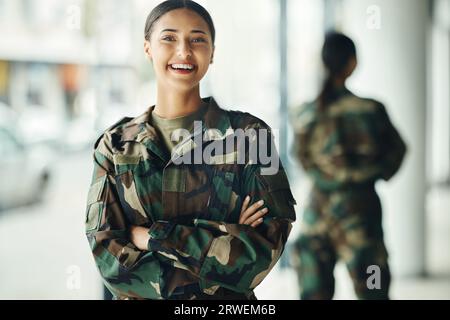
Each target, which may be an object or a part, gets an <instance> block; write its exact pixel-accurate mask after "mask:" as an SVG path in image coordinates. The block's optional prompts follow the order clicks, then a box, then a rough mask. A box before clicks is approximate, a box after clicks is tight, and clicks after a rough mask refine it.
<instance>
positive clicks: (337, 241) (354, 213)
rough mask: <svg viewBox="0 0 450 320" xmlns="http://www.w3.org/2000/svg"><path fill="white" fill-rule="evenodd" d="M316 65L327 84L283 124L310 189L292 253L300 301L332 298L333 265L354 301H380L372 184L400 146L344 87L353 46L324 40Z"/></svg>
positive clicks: (384, 292)
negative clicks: (340, 268) (344, 274)
mask: <svg viewBox="0 0 450 320" xmlns="http://www.w3.org/2000/svg"><path fill="white" fill-rule="evenodd" d="M322 60H323V63H324V65H325V68H326V71H327V74H328V76H327V79H326V81H325V84H324V87H323V90H322V92H321V94H320V95H319V97H318V98H317V99H316V100H315V101H313V102H311V103H307V104H305V105H303V106H302V107H301V108H299V109H297V110H294V112H293V114H292V117H291V119H292V124H293V127H294V131H295V137H296V139H295V141H296V142H295V145H294V151H295V155H296V157H297V158H298V159H299V160H300V162H301V164H302V165H303V167H304V169H305V171H306V173H307V174H308V175H309V176H310V177H311V178H312V180H313V182H314V183H313V190H312V192H311V196H310V203H309V206H308V207H307V209H306V210H305V212H304V215H303V220H302V225H301V232H300V236H299V238H298V239H297V241H296V242H295V246H294V247H295V249H294V253H296V254H295V256H296V257H297V258H298V260H296V261H297V262H298V263H299V264H298V266H297V271H298V279H299V287H300V292H301V299H331V298H332V297H333V294H334V277H333V270H334V267H335V264H336V261H337V260H338V259H342V260H343V261H344V262H345V263H346V265H347V268H348V271H349V273H350V276H351V279H352V281H353V285H354V289H355V291H356V294H357V296H358V297H359V298H361V299H387V298H388V289H389V282H390V272H389V268H388V261H387V260H388V255H387V251H386V248H385V245H384V242H383V230H382V223H381V205H380V200H379V198H378V196H377V193H376V192H375V188H374V184H375V182H376V181H377V180H379V179H384V180H389V179H390V178H391V177H392V176H393V175H394V174H395V173H396V172H397V170H398V169H399V167H400V165H401V163H402V160H403V157H404V155H405V151H406V146H405V144H404V142H403V140H402V139H401V137H400V135H399V134H398V132H397V131H396V130H395V128H394V127H393V125H392V124H391V122H390V120H389V118H388V115H387V113H386V110H385V108H384V106H383V105H382V104H381V103H379V102H377V101H375V100H371V99H363V98H360V97H357V96H356V95H354V94H353V93H351V92H350V91H349V90H348V89H347V88H346V87H345V82H346V80H347V78H348V77H349V76H350V75H351V74H352V72H353V70H354V69H355V67H356V49H355V45H354V43H353V41H352V40H351V39H349V38H348V37H346V36H344V35H342V34H339V33H329V34H328V35H327V36H326V40H325V43H324V46H323V49H322ZM375 271H376V272H375ZM374 272H375V273H374ZM372 274H374V275H375V278H373V279H369V277H370V276H371V275H372ZM368 280H369V281H368Z"/></svg>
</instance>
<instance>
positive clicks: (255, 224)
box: [250, 218, 263, 228]
mask: <svg viewBox="0 0 450 320" xmlns="http://www.w3.org/2000/svg"><path fill="white" fill-rule="evenodd" d="M262 222H263V218H259V219H258V220H256V221H255V222H253V223H252V224H251V225H250V226H251V227H253V228H255V227H257V226H258V225H260V224H261V223H262Z"/></svg>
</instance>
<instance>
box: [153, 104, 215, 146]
mask: <svg viewBox="0 0 450 320" xmlns="http://www.w3.org/2000/svg"><path fill="white" fill-rule="evenodd" d="M206 110H207V106H206V104H202V106H201V107H200V108H199V110H197V111H195V112H194V113H191V114H188V115H186V116H182V117H177V118H173V119H165V118H161V117H160V116H158V115H157V114H155V113H154V112H152V114H151V117H150V123H151V124H152V126H153V127H155V129H156V130H157V132H158V134H159V136H160V137H161V141H162V142H163V143H164V146H165V147H166V150H167V151H169V153H172V149H173V148H174V147H175V146H176V145H177V144H178V143H179V142H181V138H180V141H172V140H171V139H170V138H171V135H172V132H173V131H175V130H176V129H185V130H188V131H189V132H191V133H192V130H193V129H194V121H200V120H203V116H204V114H205V113H206Z"/></svg>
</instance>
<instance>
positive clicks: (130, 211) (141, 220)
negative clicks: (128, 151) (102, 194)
mask: <svg viewBox="0 0 450 320" xmlns="http://www.w3.org/2000/svg"><path fill="white" fill-rule="evenodd" d="M115 180H116V185H117V190H118V196H119V200H120V204H121V207H122V209H123V211H124V214H125V216H126V217H127V219H128V221H129V223H131V224H133V225H138V226H142V225H148V223H149V215H148V213H147V211H146V210H145V208H144V206H143V205H142V199H141V198H142V197H143V196H144V195H143V194H140V193H139V192H138V190H137V184H138V183H140V181H137V180H138V179H136V177H135V176H134V173H133V171H131V170H128V171H125V172H124V173H122V174H120V175H118V176H116V177H115Z"/></svg>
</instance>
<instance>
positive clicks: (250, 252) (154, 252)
mask: <svg viewBox="0 0 450 320" xmlns="http://www.w3.org/2000/svg"><path fill="white" fill-rule="evenodd" d="M205 102H208V110H207V111H206V114H205V116H204V119H203V127H204V128H203V130H202V134H204V133H205V131H206V130H207V129H215V132H216V136H215V137H214V140H215V141H225V140H226V138H227V137H229V133H230V132H233V131H234V130H235V129H237V128H255V129H258V128H263V129H267V130H269V133H270V135H268V138H267V141H259V142H262V143H266V144H268V143H273V135H272V134H271V132H270V128H269V127H268V126H267V125H266V124H265V123H264V122H263V121H262V120H260V119H258V118H256V117H254V116H252V115H250V114H248V113H243V112H237V111H225V110H223V109H221V108H219V107H218V106H217V104H216V102H215V101H214V99H213V98H209V100H208V99H205ZM153 109H154V107H150V108H149V109H148V110H147V112H145V113H144V114H143V115H141V116H139V117H137V118H134V119H131V118H125V119H123V120H122V121H120V122H119V123H117V124H116V125H114V126H113V127H111V128H110V129H108V130H107V131H106V132H105V133H104V134H103V135H102V136H101V137H100V138H99V140H98V141H97V143H96V144H95V151H94V173H93V177H92V183H91V186H90V189H89V194H88V199H87V208H86V224H85V225H86V235H87V238H88V241H89V244H90V247H91V250H92V252H93V255H94V259H95V262H96V264H97V266H98V269H99V271H100V274H101V276H102V278H103V280H104V283H105V285H106V286H107V288H108V289H109V290H110V291H111V292H112V293H113V295H114V296H115V297H116V298H117V299H196V298H197V299H202V298H208V297H213V298H217V299H227V298H230V297H231V298H242V299H247V298H248V299H251V298H252V297H254V295H253V289H254V288H255V287H256V286H257V285H258V284H259V283H261V281H262V280H263V279H264V278H265V277H266V276H267V274H268V273H269V271H270V270H271V269H272V268H273V267H274V265H275V264H276V262H277V261H278V259H279V258H280V256H281V254H282V252H283V250H284V245H285V243H286V241H287V238H288V235H289V233H290V230H291V227H292V223H293V222H294V221H295V211H294V205H295V204H296V202H295V199H294V198H293V196H292V193H291V191H290V186H289V182H288V179H287V176H286V174H285V171H284V170H283V167H282V166H281V163H280V169H279V170H278V172H277V173H276V174H275V175H263V174H261V169H262V168H263V167H264V166H265V165H264V164H263V163H261V162H260V161H256V162H255V163H251V162H250V161H247V162H246V163H245V164H238V163H236V161H234V160H235V158H236V157H235V155H236V150H237V149H235V150H233V152H231V153H227V154H225V153H224V154H222V155H220V154H219V155H218V154H215V155H214V158H215V159H216V160H215V162H213V163H210V164H200V165H199V164H175V163H174V161H173V160H174V158H173V157H172V158H171V156H170V155H169V154H167V152H166V151H164V149H163V148H162V143H161V141H160V138H159V137H158V135H157V134H156V131H155V128H153V127H152V126H151V125H150V124H149V121H148V120H149V115H150V113H151V112H152V111H153ZM195 135H196V133H195V132H194V134H192V135H191V136H190V139H187V140H183V141H186V143H184V142H181V143H180V145H181V144H182V145H183V148H181V150H183V151H182V152H183V154H189V153H190V152H193V151H194V150H196V148H202V149H204V148H205V147H207V143H206V142H205V143H202V144H201V145H200V146H198V145H196V144H195V143H192V141H193V140H195V139H194V138H195ZM248 140H249V139H248ZM246 143H248V141H247V142H246ZM177 147H178V146H177ZM236 148H238V147H237V145H236ZM197 150H198V149H197ZM227 151H229V150H227ZM274 152H276V149H274ZM246 159H248V158H246ZM246 195H250V196H251V197H252V203H253V202H256V201H258V200H260V199H263V200H264V201H265V207H267V208H268V209H269V212H268V214H266V215H265V216H264V221H263V223H262V224H261V225H259V226H258V227H256V228H253V227H251V226H249V225H244V224H239V223H238V220H239V216H240V210H241V206H242V202H243V199H244V198H245V196H246ZM130 225H138V226H144V227H147V228H150V231H149V234H150V238H151V239H150V241H149V243H148V250H147V251H141V250H139V249H137V248H136V247H135V246H134V245H133V243H132V242H130V240H129V232H128V229H129V226H130Z"/></svg>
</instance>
